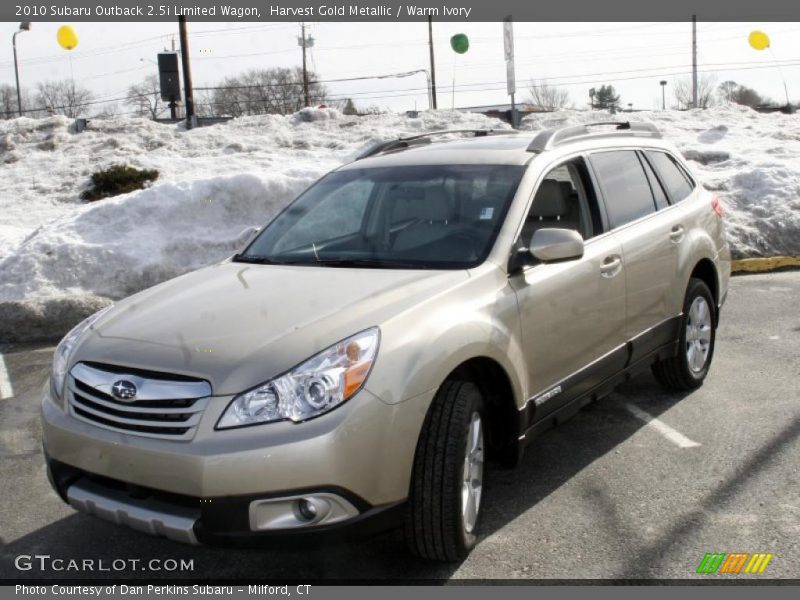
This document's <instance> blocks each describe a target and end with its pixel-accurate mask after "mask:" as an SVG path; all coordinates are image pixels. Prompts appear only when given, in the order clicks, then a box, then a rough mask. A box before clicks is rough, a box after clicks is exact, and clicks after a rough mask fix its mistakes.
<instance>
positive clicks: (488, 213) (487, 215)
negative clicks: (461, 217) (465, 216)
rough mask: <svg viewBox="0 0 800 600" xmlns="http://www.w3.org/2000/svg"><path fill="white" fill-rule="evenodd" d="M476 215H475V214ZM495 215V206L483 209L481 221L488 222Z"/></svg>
mask: <svg viewBox="0 0 800 600" xmlns="http://www.w3.org/2000/svg"><path fill="white" fill-rule="evenodd" d="M473 214H475V213H473ZM493 214H494V206H486V207H484V208H482V209H481V221H486V220H488V219H491V218H492V215H493Z"/></svg>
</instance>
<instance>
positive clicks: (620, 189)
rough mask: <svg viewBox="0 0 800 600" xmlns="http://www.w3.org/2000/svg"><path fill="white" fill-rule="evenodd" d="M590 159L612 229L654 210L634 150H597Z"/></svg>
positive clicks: (651, 194)
mask: <svg viewBox="0 0 800 600" xmlns="http://www.w3.org/2000/svg"><path fill="white" fill-rule="evenodd" d="M591 161H592V166H593V167H594V170H595V173H596V175H597V178H598V180H599V181H600V187H601V189H602V190H603V198H604V199H605V205H606V211H607V212H608V219H609V221H610V223H609V224H610V226H611V228H612V229H613V228H615V227H620V226H622V225H625V224H626V223H630V222H631V221H635V220H636V219H639V218H641V217H644V216H646V215H649V214H651V213H654V212H655V211H656V207H655V204H654V202H653V193H652V192H651V190H650V184H649V183H648V181H647V176H646V175H645V172H644V169H643V168H642V163H641V161H640V160H639V157H638V156H637V155H636V152H634V151H633V150H618V151H614V152H598V153H597V154H593V155H592V157H591Z"/></svg>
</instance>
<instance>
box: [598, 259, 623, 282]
mask: <svg viewBox="0 0 800 600" xmlns="http://www.w3.org/2000/svg"><path fill="white" fill-rule="evenodd" d="M621 270H622V258H620V256H619V255H617V254H612V255H611V256H606V257H605V258H604V259H603V263H602V264H601V265H600V273H601V274H602V275H603V277H614V275H616V274H617V273H619V272H620V271H621Z"/></svg>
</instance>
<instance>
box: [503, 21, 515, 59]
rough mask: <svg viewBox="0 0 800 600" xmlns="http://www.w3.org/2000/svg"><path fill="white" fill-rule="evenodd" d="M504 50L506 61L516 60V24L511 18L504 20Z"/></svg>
mask: <svg viewBox="0 0 800 600" xmlns="http://www.w3.org/2000/svg"><path fill="white" fill-rule="evenodd" d="M503 50H504V51H505V55H506V60H514V24H513V22H512V21H511V17H506V18H505V19H503Z"/></svg>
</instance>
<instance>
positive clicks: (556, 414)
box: [518, 315, 682, 450]
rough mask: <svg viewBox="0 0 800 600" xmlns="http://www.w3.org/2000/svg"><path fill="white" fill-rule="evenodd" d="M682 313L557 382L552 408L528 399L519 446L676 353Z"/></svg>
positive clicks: (523, 413)
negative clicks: (559, 394) (556, 399)
mask: <svg viewBox="0 0 800 600" xmlns="http://www.w3.org/2000/svg"><path fill="white" fill-rule="evenodd" d="M681 317H682V315H681V316H678V317H674V318H672V319H668V320H667V321H664V322H663V323H661V324H659V325H658V326H656V327H654V328H653V329H652V330H649V331H647V332H644V333H642V334H640V335H639V336H637V337H636V338H634V339H633V340H631V341H629V342H627V343H626V344H625V345H624V346H621V347H620V348H619V349H618V350H617V351H614V352H613V353H612V354H611V355H609V356H608V359H607V360H603V361H600V362H599V363H596V364H593V365H590V366H588V367H586V368H585V369H583V370H581V371H579V372H578V373H576V374H575V375H572V376H570V377H569V378H567V379H566V380H564V381H563V382H561V383H559V384H557V386H560V387H561V388H562V389H563V392H562V394H564V396H563V397H564V400H563V401H562V402H563V403H562V404H561V405H560V406H558V407H557V408H555V409H554V410H552V411H550V412H548V413H546V414H543V415H542V414H536V413H537V412H540V410H541V408H545V407H546V403H545V405H543V406H542V407H541V408H540V409H539V410H537V408H538V407H537V406H536V404H535V402H533V401H529V402H528V403H527V404H526V406H525V408H523V409H522V410H521V411H520V423H521V430H520V432H519V437H518V443H519V447H520V450H522V448H524V446H525V445H527V444H528V443H529V442H530V441H532V440H533V439H535V438H536V437H537V436H539V435H540V434H542V433H543V432H545V431H547V430H548V429H550V428H551V427H555V426H556V425H560V424H561V423H563V422H565V421H566V420H568V419H570V418H571V417H572V416H574V415H575V414H576V413H577V412H578V411H579V410H580V409H581V408H583V407H584V406H586V405H587V404H589V403H590V402H594V401H596V400H599V399H601V398H603V397H604V396H607V395H608V394H610V393H611V392H612V391H613V390H614V388H616V387H617V386H618V385H619V384H620V383H622V382H624V381H627V380H629V379H631V378H632V377H634V376H635V375H638V374H639V373H641V372H643V371H646V370H647V369H648V368H650V366H651V365H653V364H654V363H656V362H657V361H659V360H663V359H666V358H670V357H673V356H676V355H677V352H678V340H679V339H680V336H679V330H678V327H679V326H680V322H681ZM599 369H602V370H605V374H604V375H603V374H601V373H599V372H598V370H599ZM551 389H552V388H551ZM569 396H572V397H571V398H570V397H569Z"/></svg>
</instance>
